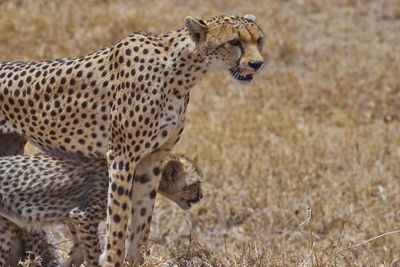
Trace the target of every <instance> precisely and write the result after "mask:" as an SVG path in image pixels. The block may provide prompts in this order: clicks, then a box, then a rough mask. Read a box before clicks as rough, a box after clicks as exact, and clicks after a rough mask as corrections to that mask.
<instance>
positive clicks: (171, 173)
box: [162, 159, 183, 182]
mask: <svg viewBox="0 0 400 267" xmlns="http://www.w3.org/2000/svg"><path fill="white" fill-rule="evenodd" d="M182 170H183V166H182V163H180V162H179V161H177V160H174V159H172V160H169V161H168V163H167V164H166V165H165V167H164V170H163V172H162V179H166V180H167V181H168V182H176V181H177V180H178V174H179V173H180V172H181V171H182Z"/></svg>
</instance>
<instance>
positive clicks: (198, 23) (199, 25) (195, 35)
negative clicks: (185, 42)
mask: <svg viewBox="0 0 400 267" xmlns="http://www.w3.org/2000/svg"><path fill="white" fill-rule="evenodd" d="M185 26H186V29H187V30H188V31H189V35H190V38H192V40H193V41H194V42H195V43H196V46H197V47H199V46H200V45H201V44H203V43H204V42H205V41H206V36H207V24H206V23H205V22H204V21H203V20H201V19H195V18H193V17H190V16H188V17H186V18H185Z"/></svg>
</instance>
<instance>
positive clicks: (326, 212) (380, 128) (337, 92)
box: [0, 0, 400, 266]
mask: <svg viewBox="0 0 400 267" xmlns="http://www.w3.org/2000/svg"><path fill="white" fill-rule="evenodd" d="M247 12H249V13H253V14H255V15H256V17H257V20H258V22H259V24H260V25H261V26H262V28H263V29H264V31H265V34H266V47H265V50H264V52H263V53H264V56H265V58H266V62H267V64H266V66H265V68H264V70H263V71H262V73H260V75H258V77H257V78H256V80H255V81H254V82H253V83H252V84H251V85H250V86H242V85H239V84H237V83H236V82H234V81H233V80H232V79H231V78H230V77H229V76H228V75H227V74H226V73H216V74H212V75H209V76H207V77H206V78H205V79H204V80H203V81H202V82H200V84H198V85H197V86H196V87H195V88H194V89H193V91H192V95H191V103H190V105H189V111H188V113H189V114H188V120H187V127H186V129H185V132H184V136H183V139H182V141H181V142H180V143H179V145H178V147H177V148H176V151H179V152H182V153H185V154H187V155H188V156H190V157H192V158H196V159H197V162H198V164H199V165H200V167H201V169H202V170H203V173H204V175H205V177H206V179H205V181H204V185H203V186H204V188H205V198H204V200H203V201H202V202H201V203H200V204H198V205H197V206H196V207H194V208H193V209H192V210H191V211H189V212H183V211H181V210H179V208H178V207H177V206H176V205H175V204H173V203H170V202H168V201H166V200H164V199H161V198H160V199H159V201H158V202H157V207H156V211H155V215H154V223H153V228H152V234H151V240H152V242H151V243H150V246H149V251H150V255H149V256H148V257H147V260H146V263H145V266H400V234H391V235H387V236H384V237H381V238H378V239H376V240H373V241H370V242H367V243H365V244H364V245H360V246H357V247H354V248H350V249H347V248H348V247H349V246H351V245H353V244H357V243H360V242H362V241H364V240H367V239H369V238H371V237H374V236H377V235H379V234H383V233H387V232H390V231H394V230H397V229H400V209H399V208H400V165H399V163H400V136H399V130H400V125H399V120H400V116H399V109H400V45H399V44H400V2H399V1H398V0H383V1H374V0H331V1H322V0H321V1H318V0H296V1H294V0H293V1H291V0H285V1H284V0H260V1H256V0H248V1H239V0H232V1H222V0H219V1H212V0H203V1H195V0H188V1H178V0H175V1H172V0H171V1H144V0H141V1H128V0H120V1H94V0H90V1H74V0H68V1H66V0H64V1H61V0H57V1H50V0H48V1H44V0H35V1H17V0H15V1H11V0H10V1H7V0H2V1H0V60H16V59H18V60H41V59H48V58H55V57H66V56H77V55H84V54H86V53H89V52H91V51H94V50H96V49H99V48H101V47H104V46H110V45H113V44H115V43H116V42H117V41H118V40H120V39H122V38H124V37H125V36H127V35H128V34H130V33H131V32H133V31H138V30H143V31H165V30H171V29H176V28H179V27H182V26H183V19H184V17H185V16H187V15H192V16H197V17H208V16H212V15H216V14H244V13H247ZM308 209H310V211H309V210H308ZM62 238H66V237H63V236H62V235H59V239H60V241H61V239H62ZM62 247H63V248H65V247H67V246H66V245H65V244H63V245H62Z"/></svg>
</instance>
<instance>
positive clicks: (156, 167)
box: [126, 152, 166, 266]
mask: <svg viewBox="0 0 400 267" xmlns="http://www.w3.org/2000/svg"><path fill="white" fill-rule="evenodd" d="M165 155H166V153H163V152H154V153H152V154H151V155H149V156H147V157H146V158H144V159H142V160H141V161H140V163H139V165H138V166H137V169H136V175H135V177H134V186H133V191H132V196H133V199H132V215H131V220H130V239H129V240H130V244H129V246H128V250H127V254H126V261H127V262H128V263H129V264H130V266H134V264H137V263H138V262H140V261H141V257H140V255H139V252H140V248H141V247H142V246H145V245H146V243H147V239H148V236H149V232H150V225H151V218H152V214H153V209H154V203H155V198H156V195H157V190H158V186H159V184H160V180H161V173H160V172H161V171H160V170H161V161H162V159H164V158H165Z"/></svg>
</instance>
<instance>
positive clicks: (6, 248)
mask: <svg viewBox="0 0 400 267" xmlns="http://www.w3.org/2000/svg"><path fill="white" fill-rule="evenodd" d="M16 235H17V233H16V227H15V225H14V224H13V223H11V222H10V221H8V220H6V219H5V218H3V217H0V266H6V262H7V261H8V259H9V257H10V252H11V247H12V245H13V242H14V241H15V238H16ZM7 265H8V264H7Z"/></svg>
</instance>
